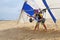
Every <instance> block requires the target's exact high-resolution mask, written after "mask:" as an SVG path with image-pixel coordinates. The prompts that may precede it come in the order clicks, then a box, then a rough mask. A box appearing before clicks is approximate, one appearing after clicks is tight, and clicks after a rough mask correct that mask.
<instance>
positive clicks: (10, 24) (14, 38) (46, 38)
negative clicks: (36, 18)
mask: <svg viewBox="0 0 60 40" xmlns="http://www.w3.org/2000/svg"><path fill="white" fill-rule="evenodd" d="M34 24H35V23H19V25H17V24H16V21H0V40H60V27H59V26H60V25H59V24H60V21H57V24H58V30H56V29H57V28H56V27H55V25H54V23H52V21H49V22H47V23H46V25H47V24H48V25H47V28H48V31H47V32H46V31H44V28H43V26H42V25H40V30H38V31H34V30H33V29H34V26H35V25H34ZM51 24H53V25H51Z"/></svg>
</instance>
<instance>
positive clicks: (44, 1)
mask: <svg viewBox="0 0 60 40" xmlns="http://www.w3.org/2000/svg"><path fill="white" fill-rule="evenodd" d="M42 1H43V3H44V5H45V7H46V8H47V10H48V12H49V14H50V15H51V17H52V19H53V21H54V23H56V18H55V17H54V15H53V13H52V12H51V10H50V9H49V6H48V4H47V2H46V0H42Z"/></svg>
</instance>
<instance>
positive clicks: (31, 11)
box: [22, 2, 34, 16]
mask: <svg viewBox="0 0 60 40" xmlns="http://www.w3.org/2000/svg"><path fill="white" fill-rule="evenodd" d="M22 10H24V11H25V12H26V13H27V14H29V15H30V16H33V15H34V9H33V8H32V7H31V6H30V5H29V4H27V2H25V3H24V5H23V8H22Z"/></svg>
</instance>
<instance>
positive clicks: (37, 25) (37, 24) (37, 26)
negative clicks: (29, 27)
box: [34, 22, 39, 30]
mask: <svg viewBox="0 0 60 40" xmlns="http://www.w3.org/2000/svg"><path fill="white" fill-rule="evenodd" d="M37 28H38V29H39V23H38V22H37V23H36V26H35V29H34V30H36V29H37Z"/></svg>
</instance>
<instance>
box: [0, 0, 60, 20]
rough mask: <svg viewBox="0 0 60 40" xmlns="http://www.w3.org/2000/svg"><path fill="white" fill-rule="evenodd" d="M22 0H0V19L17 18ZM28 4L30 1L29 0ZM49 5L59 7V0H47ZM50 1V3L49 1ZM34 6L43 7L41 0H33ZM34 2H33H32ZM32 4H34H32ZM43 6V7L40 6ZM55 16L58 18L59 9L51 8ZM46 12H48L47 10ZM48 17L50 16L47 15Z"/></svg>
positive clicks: (59, 15) (59, 14)
mask: <svg viewBox="0 0 60 40" xmlns="http://www.w3.org/2000/svg"><path fill="white" fill-rule="evenodd" d="M24 2H25V1H24V0H0V20H17V19H18V18H19V15H20V12H21V9H22V6H23V4H24ZM29 2H30V4H31V2H32V1H29ZM47 2H48V4H49V6H50V7H55V8H56V7H57V8H58V7H60V6H59V5H60V0H53V1H52V0H47ZM50 2H51V3H50ZM32 3H33V2H32ZM35 3H36V6H37V7H38V6H39V7H40V8H45V7H44V5H43V3H42V0H35ZM33 4H34V3H33ZM32 6H34V5H32ZM42 6H43V7H42ZM34 7H35V6H34ZM52 11H53V13H54V15H55V16H56V18H58V17H59V18H60V9H59V10H52ZM47 14H48V12H47ZM48 17H50V16H48Z"/></svg>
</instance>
